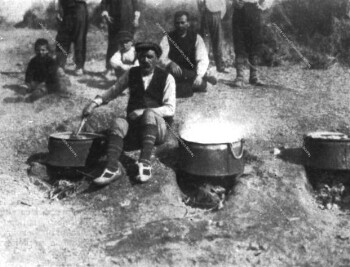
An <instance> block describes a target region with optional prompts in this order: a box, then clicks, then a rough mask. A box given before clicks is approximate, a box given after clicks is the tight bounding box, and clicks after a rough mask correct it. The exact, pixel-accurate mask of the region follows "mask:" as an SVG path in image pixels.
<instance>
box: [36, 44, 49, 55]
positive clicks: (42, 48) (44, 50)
mask: <svg viewBox="0 0 350 267" xmlns="http://www.w3.org/2000/svg"><path fill="white" fill-rule="evenodd" d="M35 52H36V54H37V55H38V56H40V57H45V56H47V55H48V54H49V49H48V48H47V46H46V45H40V46H39V47H37V48H36V50H35Z"/></svg>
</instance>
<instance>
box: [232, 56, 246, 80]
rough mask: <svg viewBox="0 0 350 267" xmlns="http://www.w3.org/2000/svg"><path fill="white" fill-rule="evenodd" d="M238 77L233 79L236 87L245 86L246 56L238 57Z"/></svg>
mask: <svg viewBox="0 0 350 267" xmlns="http://www.w3.org/2000/svg"><path fill="white" fill-rule="evenodd" d="M236 73H237V75H236V79H235V80H234V81H233V86H234V87H243V82H244V58H243V57H237V58H236Z"/></svg>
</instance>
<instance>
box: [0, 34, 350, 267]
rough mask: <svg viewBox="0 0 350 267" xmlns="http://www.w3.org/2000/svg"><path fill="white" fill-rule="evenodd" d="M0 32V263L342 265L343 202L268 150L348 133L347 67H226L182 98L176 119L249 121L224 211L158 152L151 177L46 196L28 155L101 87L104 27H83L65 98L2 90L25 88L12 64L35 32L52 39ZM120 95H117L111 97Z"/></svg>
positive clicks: (348, 233)
mask: <svg viewBox="0 0 350 267" xmlns="http://www.w3.org/2000/svg"><path fill="white" fill-rule="evenodd" d="M54 34H55V33H54V32H52V36H54ZM0 36H1V37H2V39H1V41H0V50H1V54H0V63H1V71H2V74H1V80H0V86H1V89H2V94H1V96H0V101H1V105H0V125H1V127H0V140H1V142H0V146H1V148H0V183H1V186H0V194H1V198H0V204H1V216H0V220H1V221H0V223H1V224H0V225H1V230H0V232H1V235H0V240H1V242H0V251H1V253H0V255H1V256H0V265H1V266H169V265H170V266H213V265H216V266H350V257H349V254H350V221H349V219H350V214H349V206H346V205H342V206H340V207H338V206H335V207H334V208H333V209H321V208H319V204H318V203H317V202H316V199H315V194H314V192H315V191H314V189H313V188H312V186H311V185H310V183H309V181H308V173H307V172H306V171H305V169H304V167H303V166H302V165H301V161H300V154H298V153H296V155H295V156H294V157H292V156H290V157H284V158H283V160H282V159H280V158H277V157H275V156H274V155H273V154H272V153H271V151H272V150H273V149H274V148H277V147H281V146H284V147H285V148H288V149H290V150H292V149H296V151H297V148H300V147H301V145H302V136H303V134H304V133H306V132H309V131H314V130H341V131H343V132H345V133H349V132H350V131H349V128H348V122H349V116H348V114H349V103H350V99H349V92H348V90H349V80H350V73H349V71H348V70H347V69H343V68H342V67H340V66H337V65H336V66H334V67H332V68H331V69H329V70H325V71H316V70H306V69H304V68H303V66H301V65H294V66H283V67H278V68H261V75H262V77H263V78H264V79H265V80H266V81H267V82H268V84H269V86H267V87H264V88H253V87H250V86H247V87H246V88H244V89H233V88H232V87H230V86H229V83H230V82H232V80H233V78H234V69H232V68H230V69H229V70H230V73H229V74H223V75H221V76H220V78H221V81H220V82H219V83H218V84H217V85H216V86H214V87H210V88H209V92H208V93H206V94H197V95H195V96H194V97H193V98H191V99H186V100H184V99H182V100H179V101H178V109H177V116H176V123H175V128H176V127H177V126H178V125H179V124H180V123H181V122H183V121H184V120H185V118H186V117H188V116H189V115H193V117H198V118H199V117H200V115H198V114H202V115H203V117H210V118H211V117H213V118H217V117H218V116H221V117H224V118H226V119H230V120H231V121H234V122H236V123H237V124H238V125H246V126H247V128H246V129H247V130H246V132H245V138H246V140H247V142H246V150H247V155H246V167H245V172H244V175H242V177H240V178H239V179H238V180H237V185H236V186H235V187H234V190H233V192H232V193H231V194H230V196H229V199H228V200H227V201H226V202H225V206H224V208H223V209H222V210H219V211H217V212H210V211H205V210H201V209H195V208H191V207H188V206H186V205H184V204H183V202H182V201H181V197H182V193H181V192H180V190H179V189H178V186H177V183H176V156H175V155H174V153H169V154H168V155H166V154H165V155H163V156H162V157H160V158H156V159H155V160H154V164H155V177H154V178H153V180H151V181H150V182H149V183H147V184H143V185H135V184H133V183H132V182H130V180H129V177H125V178H124V179H122V180H120V181H118V182H116V183H114V184H112V185H110V186H108V187H106V188H103V189H100V190H90V189H89V188H88V189H87V190H85V191H83V192H81V193H80V194H78V195H75V196H74V197H70V198H67V199H65V200H62V201H49V200H48V199H47V190H48V188H46V186H45V184H43V183H40V181H39V182H38V178H37V177H29V176H28V175H27V168H28V164H26V161H27V159H28V158H29V157H30V156H32V155H33V154H37V153H40V152H46V151H47V140H48V136H49V134H51V133H53V132H55V131H58V130H59V129H70V130H72V129H73V128H74V127H76V125H77V124H78V123H79V115H80V112H81V109H82V108H83V106H84V104H85V103H86V101H87V99H89V98H92V97H93V96H95V95H96V94H98V93H101V92H102V91H103V90H105V89H106V88H108V86H109V85H108V84H106V82H105V81H104V80H103V79H102V78H101V77H99V75H98V72H100V71H102V70H103V66H104V63H103V54H104V49H105V37H104V34H103V33H101V32H99V31H90V33H89V42H88V44H89V46H88V51H90V52H89V54H88V63H87V66H86V69H87V71H88V73H87V74H86V75H84V76H83V77H79V78H78V77H74V76H70V80H71V82H72V87H71V91H72V92H73V96H72V97H71V98H70V99H66V98H59V97H58V96H52V95H51V96H47V97H45V98H43V99H40V100H38V101H37V102H35V103H34V104H27V103H5V102H3V100H4V99H6V98H11V97H14V96H16V95H18V94H23V93H24V92H23V90H22V89H21V88H20V87H18V86H17V85H18V84H21V83H22V82H23V79H24V73H19V72H23V71H24V69H25V65H26V63H27V62H28V60H29V57H30V55H31V53H32V43H33V42H34V40H35V39H36V38H38V37H46V38H48V39H49V37H48V36H47V33H46V32H44V31H40V30H36V31H35V30H27V29H21V30H19V29H2V30H1V31H0ZM51 43H53V42H51ZM91 51H94V52H93V53H92V52H91ZM69 68H72V66H69ZM125 102H126V96H123V97H121V98H120V99H118V100H116V101H114V103H111V104H110V106H111V107H118V108H122V107H123V106H125ZM136 155H137V152H134V153H131V154H130V155H129V157H130V158H131V159H135V158H136ZM131 159H130V160H131Z"/></svg>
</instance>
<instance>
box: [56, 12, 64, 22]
mask: <svg viewBox="0 0 350 267" xmlns="http://www.w3.org/2000/svg"><path fill="white" fill-rule="evenodd" d="M56 19H57V21H58V22H62V21H63V18H62V14H61V12H60V11H57V14H56Z"/></svg>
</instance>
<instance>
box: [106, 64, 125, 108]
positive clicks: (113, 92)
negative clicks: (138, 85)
mask: <svg viewBox="0 0 350 267" xmlns="http://www.w3.org/2000/svg"><path fill="white" fill-rule="evenodd" d="M128 86H129V71H127V72H125V73H124V74H123V75H122V76H120V77H119V79H118V80H117V82H116V83H115V85H114V86H113V87H111V88H110V89H108V90H107V91H106V92H105V93H104V94H102V96H101V98H102V100H103V103H108V102H109V101H111V100H113V99H115V98H116V97H117V96H118V95H120V94H121V93H122V92H123V91H124V90H125V89H126V88H127V87H128Z"/></svg>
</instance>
